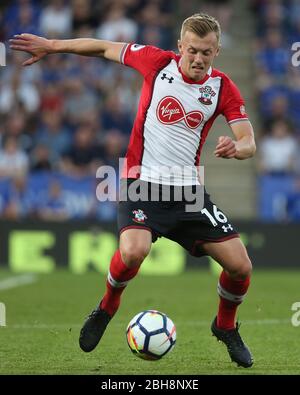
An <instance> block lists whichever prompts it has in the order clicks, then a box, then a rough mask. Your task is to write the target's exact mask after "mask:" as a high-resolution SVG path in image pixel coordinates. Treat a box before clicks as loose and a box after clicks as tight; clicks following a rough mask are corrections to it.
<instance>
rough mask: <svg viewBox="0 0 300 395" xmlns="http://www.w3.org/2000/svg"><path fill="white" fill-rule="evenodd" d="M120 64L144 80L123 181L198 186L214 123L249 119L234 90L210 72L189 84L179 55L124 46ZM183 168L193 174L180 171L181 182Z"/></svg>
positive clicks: (217, 73)
mask: <svg viewBox="0 0 300 395" xmlns="http://www.w3.org/2000/svg"><path fill="white" fill-rule="evenodd" d="M121 63H123V64H125V65H127V66H130V67H133V68H134V69H136V70H138V71H139V72H140V73H141V74H142V75H143V77H144V82H143V87H142V91H141V97H140V102H139V106H138V111H137V115H136V118H135V122H134V125H133V129H132V133H131V137H130V141H129V146H128V150H127V154H126V162H125V166H124V168H123V175H122V176H123V177H125V178H127V177H128V178H138V177H140V178H141V179H142V180H144V181H151V182H157V183H160V184H173V185H193V184H197V183H199V181H198V176H197V166H199V163H200V154H201V150H202V147H203V144H204V142H205V140H206V137H207V135H208V132H209V130H210V128H211V126H212V124H213V122H214V120H215V119H216V117H217V116H218V115H219V114H222V115H224V116H225V118H226V120H227V122H228V123H229V124H230V123H233V122H239V121H243V120H247V119H248V118H247V114H246V113H245V107H244V101H243V99H242V97H241V95H240V92H239V90H238V88H237V87H236V85H235V84H234V83H233V82H232V81H231V80H230V78H229V77H228V76H227V75H226V74H224V73H222V72H220V71H218V70H216V69H213V68H210V69H209V70H208V73H207V75H206V76H205V77H204V78H203V79H202V80H201V81H198V82H195V81H193V80H190V79H189V78H188V77H186V76H185V75H184V74H183V73H182V72H181V68H180V56H179V55H177V54H175V53H174V52H172V51H164V50H161V49H159V48H156V47H153V46H148V45H138V44H127V45H125V46H124V48H123V50H122V53H121ZM183 168H185V169H192V171H187V172H186V171H185V170H184V172H185V174H184V177H182V169H183ZM170 169H172V172H173V174H172V180H171V178H170ZM174 169H175V170H174ZM176 169H178V174H177V170H176Z"/></svg>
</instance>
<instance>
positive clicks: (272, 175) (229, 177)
mask: <svg viewBox="0 0 300 395" xmlns="http://www.w3.org/2000/svg"><path fill="white" fill-rule="evenodd" d="M198 11H201V12H205V11H206V12H208V13H210V14H212V15H214V16H216V17H217V18H218V19H219V20H220V23H221V27H222V29H223V35H222V52H221V55H220V56H219V58H218V59H217V61H216V63H215V67H217V68H220V69H221V70H222V71H224V72H226V73H227V74H228V75H229V76H230V77H231V78H232V79H233V80H234V81H235V82H236V83H237V85H238V86H239V88H240V90H241V92H242V95H243V97H244V98H245V101H246V110H247V112H248V114H249V116H250V119H251V121H252V123H253V126H254V129H255V132H256V139H257V147H258V152H257V155H256V157H255V158H253V159H251V160H246V161H234V160H230V161H224V160H220V159H217V158H214V156H213V150H214V147H215V144H216V141H217V138H218V136H219V135H222V134H228V133H229V132H230V130H229V128H228V127H227V126H226V124H225V123H224V120H222V119H218V120H217V122H216V123H215V125H214V126H213V129H212V131H211V132H210V134H209V137H208V141H207V143H206V146H205V148H204V153H203V157H202V164H203V165H204V166H205V182H206V186H207V189H208V191H209V192H210V193H211V195H212V197H213V200H214V201H215V202H216V204H218V205H219V206H220V207H221V208H222V209H223V210H224V212H226V213H227V214H228V216H229V217H230V218H231V219H232V221H233V222H234V223H235V224H236V227H237V229H238V230H239V231H240V233H241V235H242V238H243V240H244V242H245V244H246V245H247V248H248V251H249V254H250V256H251V258H252V260H253V263H254V265H255V269H256V270H257V272H258V273H259V270H260V269H262V271H261V273H262V277H261V278H260V277H259V274H257V276H258V278H257V285H256V287H258V289H257V288H256V292H257V298H258V299H257V300H258V301H257V300H256V299H255V298H254V300H255V301H254V302H253V303H254V305H255V307H253V312H254V311H256V310H255V309H257V311H258V310H259V309H260V308H261V307H257V306H258V305H260V303H261V300H262V299H263V298H264V297H266V298H267V300H269V302H270V304H271V305H272V303H273V304H274V303H275V305H276V301H277V300H278V297H279V296H278V294H276V290H277V291H278V289H279V288H280V291H281V294H280V300H281V301H282V303H283V301H284V300H285V298H287V300H285V304H284V305H282V306H281V307H280V309H281V310H280V309H279V310H280V314H281V315H278V314H279V313H278V310H275V308H274V311H273V310H272V309H271V308H270V310H269V313H270V314H271V315H270V316H268V315H266V316H264V317H262V315H260V318H261V319H262V318H266V319H275V321H276V320H279V322H281V321H280V320H282V322H283V324H284V325H285V326H286V327H287V326H288V325H289V326H290V328H288V329H289V330H291V328H292V326H291V324H290V316H291V315H292V312H291V305H292V303H294V302H296V301H297V300H299V299H300V296H299V292H298V293H297V291H296V285H295V281H296V279H297V278H298V279H299V271H298V268H299V261H298V259H299V258H298V253H297V252H298V251H297V241H298V239H299V220H300V160H299V157H300V156H299V152H300V148H299V136H300V127H299V125H300V122H299V121H300V119H299V117H300V67H293V65H292V61H291V58H292V55H293V52H292V51H291V45H292V43H293V42H300V6H299V3H298V1H293V0H276V1H275V0H274V1H273V0H252V1H251V0H249V1H243V2H241V1H238V0H231V1H230V0H228V1H226V0H223V1H222V0H220V1H217V0H214V1H196V0H176V1H161V0H151V1H147V0H114V1H112V0H110V1H109V0H101V1H96V0H72V1H71V0H70V1H64V0H53V1H34V0H15V1H1V5H0V42H2V43H5V45H6V50H7V52H6V66H5V67H0V237H1V248H0V301H2V302H4V303H5V304H6V306H7V322H8V324H7V325H8V326H7V328H6V329H8V328H9V322H12V323H14V325H15V329H12V330H16V331H17V328H18V325H21V324H20V320H18V318H19V316H18V310H17V309H16V310H15V312H14V313H12V315H11V321H10V320H9V317H10V316H9V312H10V311H11V309H12V307H10V306H11V305H14V302H16V300H17V298H19V297H21V298H23V297H24V295H25V294H27V292H28V293H29V294H31V291H30V289H31V288H30V287H39V286H41V284H43V285H44V286H45V287H46V288H47V284H48V286H49V292H51V291H50V289H51V287H53V288H54V289H58V290H60V292H61V294H59V293H58V294H57V301H58V300H61V301H63V300H64V287H62V286H61V283H60V282H62V281H63V280H62V278H64V284H65V283H69V284H70V287H71V288H72V287H74V288H72V291H69V292H70V293H72V292H77V291H76V289H77V288H76V287H79V286H80V285H79V284H80V282H81V284H85V287H86V288H84V289H85V290H86V289H89V288H90V287H91V288H92V286H93V287H94V293H93V297H92V296H91V294H90V293H89V291H87V296H86V297H84V298H83V295H82V298H81V299H84V304H83V305H82V307H81V316H83V315H84V314H86V312H87V311H88V310H89V309H90V307H89V306H90V303H91V302H92V303H93V301H94V298H95V297H96V295H98V296H99V292H100V293H101V286H102V285H101V284H102V283H104V275H105V273H106V271H107V267H108V265H109V260H110V257H111V255H112V252H113V251H114V249H115V247H116V245H117V233H116V203H114V202H99V201H98V200H97V198H96V193H95V191H96V187H97V182H98V181H99V180H97V179H96V176H95V174H96V169H97V168H98V167H99V166H100V165H102V164H105V165H110V166H113V167H115V168H116V171H118V166H119V162H118V158H119V157H123V156H124V154H125V152H126V146H127V143H128V138H129V135H130V131H131V125H132V122H133V119H134V115H135V110H136V107H137V102H138V98H139V89H140V85H141V79H140V77H139V76H138V74H137V73H136V72H134V71H133V70H131V69H129V68H126V67H122V66H120V65H117V64H113V63H112V62H107V61H105V60H102V59H99V58H85V57H76V56H74V55H66V54H62V55H54V56H48V57H47V58H45V59H44V60H42V61H41V62H39V63H37V64H34V65H33V66H31V67H28V68H22V66H21V63H22V61H23V60H24V59H25V58H26V57H27V55H24V54H22V53H19V52H16V51H14V52H12V51H9V49H8V39H9V38H10V37H12V36H13V35H14V34H17V33H22V32H27V33H34V34H38V35H42V36H46V37H48V38H51V37H53V38H72V37H73V38H76V37H98V38H102V39H108V40H113V41H125V42H138V43H143V44H152V45H156V46H159V47H161V48H164V49H174V50H175V51H176V42H177V38H178V34H179V28H180V25H181V22H182V20H183V19H184V18H186V17H188V16H189V15H191V14H192V13H194V12H198ZM66 267H67V271H66V270H65V268H66ZM59 268H61V269H63V268H64V269H63V270H62V271H60V270H59ZM195 268H197V269H198V268H199V269H200V268H201V269H202V270H203V271H204V272H203V273H207V270H208V269H209V270H210V271H212V272H213V273H218V271H219V268H218V266H216V265H215V263H214V262H210V261H209V260H208V259H207V258H202V259H201V260H196V259H194V258H191V257H189V256H188V255H187V254H186V253H185V252H184V251H183V250H182V249H181V248H180V247H179V246H177V245H175V244H174V243H171V242H169V241H167V240H163V239H162V240H160V241H159V242H157V243H156V244H155V245H154V247H153V251H152V253H151V255H150V256H149V257H148V258H147V261H146V262H145V263H144V265H143V267H142V270H141V279H138V280H137V285H135V286H136V287H138V286H141V287H142V288H143V286H144V285H143V284H144V283H143V281H145V284H148V286H149V287H151V286H150V284H151V281H152V282H153V281H156V282H157V284H161V286H162V287H165V285H163V284H165V282H168V281H166V279H165V276H169V281H170V282H171V283H172V284H174V287H175V284H182V283H183V284H185V281H187V280H186V279H187V278H189V281H192V280H191V279H192V277H193V275H192V277H185V276H190V273H193V270H192V269H195ZM287 268H289V269H290V270H289V271H286V270H285V269H287ZM186 269H191V270H186ZM275 269H276V270H275ZM24 272H26V273H28V272H29V273H30V274H29V277H26V275H25V277H22V275H21V277H20V278H25V280H24V284H25V283H26V281H27V280H26V278H27V279H30V278H31V277H30V275H33V276H35V275H36V274H37V275H41V276H42V274H43V273H48V277H47V278H48V280H46V279H45V277H43V276H42V277H32V278H34V279H35V280H34V281H38V284H40V285H30V280H28V283H29V284H28V285H26V286H25V285H23V286H20V287H19V288H17V289H14V288H13V287H12V289H11V288H10V286H9V285H8V287H6V286H5V284H10V282H9V281H8V280H9V279H10V278H15V277H11V276H13V275H14V274H17V273H24ZM95 272H100V273H102V275H103V276H102V277H101V275H99V276H98V275H97V274H95ZM199 272H201V271H200V270H199ZM60 273H63V274H60ZM66 273H76V274H81V275H82V276H81V280H79V279H78V280H77V277H76V276H71V275H70V274H69V276H70V277H68V276H67V274H66ZM208 273H209V272H208ZM143 274H145V275H148V276H145V279H143V276H142V275H143ZM153 275H155V276H156V277H155V280H153V277H152V276H153ZM57 276H58V277H57ZM60 276H63V277H60ZM64 276H66V277H64ZM203 276H204V277H203V278H205V279H206V277H205V276H206V274H203ZM36 278H38V280H36ZM151 279H152V280H151ZM271 279H272V280H271ZM280 279H281V280H282V281H281V280H280ZM1 281H2V283H1ZM138 281H141V282H140V283H139V282H138ZM207 281H210V280H207ZM213 281H216V277H213ZM3 282H4V283H3ZM17 283H18V282H17ZM1 284H2V285H1ZM3 284H4V285H3ZM20 284H22V281H21V282H20ZM50 284H51V285H50ZM138 284H140V285H138ZM186 284H189V283H188V281H187V283H186ZM276 284H277V285H276ZM145 286H146V285H145ZM195 286H196V287H197V286H198V285H197V284H196V285H195ZM97 287H99V288H100V291H99V288H97ZM178 287H179V286H178ZM188 287H189V286H188ZM259 287H261V288H260V289H259ZM53 288H52V289H53ZM155 288H156V287H155ZM203 288H204V289H205V286H203ZM38 289H40V288H36V289H34V288H33V291H32V292H33V294H32V300H30V304H32V303H37V297H38V295H39V294H36V292H39V291H38ZM78 289H79V288H78ZM132 289H133V291H130V290H128V293H129V296H128V299H130V295H132V296H133V294H132V293H130V292H134V290H135V288H134V286H133V288H132ZM176 289H177V288H176ZM199 289H200V288H199ZM254 289H255V288H254ZM200 291H201V289H200ZM57 292H59V291H57ZM81 292H83V291H82V289H81V291H80V292H79V293H81ZM84 292H85V291H84ZM173 292H174V289H173ZM182 292H185V293H186V292H187V291H186V288H185V289H184V291H182ZM204 292H205V291H204ZM209 292H212V290H210V291H209ZM149 293H151V289H149ZM253 293H254V291H253ZM41 295H44V294H43V292H42V294H41ZM88 295H89V297H88ZM177 295H179V296H178V297H180V298H182V296H180V295H181V293H180V288H178V292H177ZM84 296H85V295H84ZM98 296H97V297H98ZM74 297H75V296H74ZM75 298H76V297H75ZM160 298H164V296H163V295H160V294H158V296H157V299H155V298H154V303H156V304H155V307H156V306H159V302H158V301H159V300H161V299H160ZM268 298H270V299H268ZM272 298H273V299H272ZM25 299H26V298H25ZM50 299H51V298H50ZM150 300H151V298H150ZM57 301H54V300H52V302H53V303H54V302H55V303H54V304H55V305H56V302H57ZM140 302H141V304H140V306H139V308H140V309H144V308H146V307H147V306H146V305H148V303H149V301H147V299H146V301H145V302H144V304H143V303H142V302H143V299H141V300H140ZM214 302H216V300H215V301H214ZM62 303H64V302H62ZM128 303H129V302H128ZM69 305H70V303H69ZM254 305H253V306H254ZM132 306H135V303H134V302H132ZM23 307H24V306H23ZM27 307H28V306H27ZM69 307H70V306H69ZM73 307H74V306H73ZM163 307H164V306H162V308H163ZM167 307H168V306H166V308H167ZM36 308H38V307H37V306H36ZM24 309H25V310H26V307H24ZM169 309H171V311H172V308H171V307H169ZM245 309H246V313H247V307H246V308H245ZM248 309H250V316H251V305H250V307H248ZM46 310H47V309H46ZM41 311H43V310H41ZM257 311H256V313H257ZM272 312H274V316H272ZM123 313H125V311H123ZM131 313H134V314H135V313H136V311H135V310H134V309H132V310H130V313H128V314H131ZM246 313H245V315H246ZM256 313H255V314H256ZM28 314H29V315H28V317H30V312H29V313H28ZM32 314H33V313H32ZM191 314H194V313H193V312H191ZM253 314H254V313H253ZM255 314H254V316H255V317H256V315H255ZM21 316H22V315H21ZM81 316H80V315H79V316H78V319H77V321H76V324H75V326H76V325H79V322H80V320H81V318H80V317H81ZM22 317H23V316H22ZM28 317H27V318H26V314H25V315H24V317H23V318H24V322H25V323H26V324H24V325H25V326H26V325H28ZM127 318H128V321H129V318H130V316H128V317H127ZM127 318H126V319H127ZM172 318H173V317H172ZM175 318H176V315H175ZM175 318H174V320H175V321H176V319H175ZM256 318H257V317H256ZM126 319H125V321H126ZM182 319H183V318H182ZM22 322H23V321H22ZM41 322H43V323H44V322H45V319H44V320H43V319H42V318H41ZM63 322H64V321H63ZM70 322H74V320H73V321H72V319H71V320H70ZM282 322H281V323H282ZM287 322H289V324H288V323H287ZM22 325H23V324H22ZM43 325H44V324H43ZM49 327H51V323H49ZM0 329H1V328H0ZM292 329H294V330H297V329H295V328H292ZM298 331H299V330H298ZM294 333H295V332H293V336H294ZM1 335H3V332H2V333H1V331H0V336H1ZM11 336H13V334H11ZM293 336H291V339H292V338H293ZM291 343H292V340H291ZM29 344H30V342H29ZM75 361H76V358H75ZM2 362H3V360H2ZM280 363H283V362H282V361H281V362H280ZM298 363H299V359H298V360H297V361H296V360H295V362H294V366H299V365H298ZM2 366H3V370H2V372H6V373H13V371H10V369H12V367H13V366H15V365H14V363H13V362H12V361H10V362H7V365H5V364H4V365H2ZM28 369H29V368H28ZM30 369H31V370H30ZM30 369H29V370H28V371H26V369H25V372H29V373H32V372H34V367H31V368H30ZM36 369H37V370H36V371H37V372H42V373H43V371H42V370H39V369H38V368H36ZM270 369H271V367H270ZM18 371H19V372H24V370H23V371H22V369H21V368H19V370H18ZM50 371H51V369H50ZM52 371H54V372H56V371H55V370H53V369H52ZM87 371H88V370H87ZM295 371H296V368H295ZM45 372H46V373H48V372H49V370H47V371H45ZM71 372H73V370H71ZM74 372H76V373H77V371H76V368H75V370H74ZM88 372H89V373H90V371H88ZM162 372H163V370H162ZM192 372H193V371H192ZM196 372H198V371H196ZM205 372H206V371H205ZM208 372H209V370H208ZM270 372H272V370H270ZM278 372H279V371H278ZM0 373H1V370H0ZM279 373H280V372H279ZM288 373H289V371H288Z"/></svg>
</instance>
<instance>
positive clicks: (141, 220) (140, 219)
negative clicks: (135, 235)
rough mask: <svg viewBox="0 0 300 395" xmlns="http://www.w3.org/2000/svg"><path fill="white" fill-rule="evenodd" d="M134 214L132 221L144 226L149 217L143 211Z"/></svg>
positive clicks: (135, 211)
mask: <svg viewBox="0 0 300 395" xmlns="http://www.w3.org/2000/svg"><path fill="white" fill-rule="evenodd" d="M132 213H133V214H134V218H132V221H134V222H137V223H138V224H143V223H144V222H145V219H147V215H146V214H145V213H144V211H143V210H141V209H138V210H133V211H132Z"/></svg>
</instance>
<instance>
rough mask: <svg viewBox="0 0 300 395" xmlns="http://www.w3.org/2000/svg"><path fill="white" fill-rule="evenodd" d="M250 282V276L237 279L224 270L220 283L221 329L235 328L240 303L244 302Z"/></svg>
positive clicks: (218, 319) (218, 318) (218, 321)
mask: <svg viewBox="0 0 300 395" xmlns="http://www.w3.org/2000/svg"><path fill="white" fill-rule="evenodd" d="M249 284H250V277H247V278H246V279H245V280H235V279H232V278H231V277H229V275H228V274H227V273H226V272H225V271H224V270H223V272H222V273H221V275H220V279H219V284H218V294H219V296H220V303H219V310H218V315H217V326H218V327H219V328H221V329H233V328H235V315H236V311H237V308H238V305H239V304H241V303H242V301H243V298H244V295H245V294H246V292H247V289H248V287H249Z"/></svg>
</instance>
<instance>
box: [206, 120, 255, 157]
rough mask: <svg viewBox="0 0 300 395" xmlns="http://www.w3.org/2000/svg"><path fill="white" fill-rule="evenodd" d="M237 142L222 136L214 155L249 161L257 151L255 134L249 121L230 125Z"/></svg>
mask: <svg viewBox="0 0 300 395" xmlns="http://www.w3.org/2000/svg"><path fill="white" fill-rule="evenodd" d="M230 128H231V130H232V133H233V134H234V136H235V138H236V140H233V139H232V138H231V137H229V136H220V137H219V140H218V144H217V146H216V149H215V152H214V154H215V155H216V156H217V157H218V158H225V159H232V158H235V159H247V158H251V157H252V156H253V155H254V154H255V151H256V145H255V139H254V132H253V128H252V125H251V123H250V122H249V121H243V122H236V123H233V124H231V125H230Z"/></svg>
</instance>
